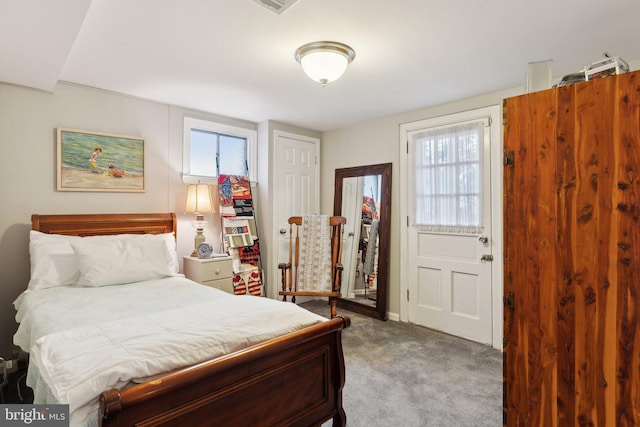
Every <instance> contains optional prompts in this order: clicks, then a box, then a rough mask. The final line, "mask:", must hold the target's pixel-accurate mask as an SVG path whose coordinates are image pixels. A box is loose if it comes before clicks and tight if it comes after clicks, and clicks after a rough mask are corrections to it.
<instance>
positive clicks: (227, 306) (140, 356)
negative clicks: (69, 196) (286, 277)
mask: <svg viewBox="0 0 640 427" xmlns="http://www.w3.org/2000/svg"><path fill="white" fill-rule="evenodd" d="M14 304H15V305H16V308H17V309H18V313H17V315H16V319H17V320H18V321H19V322H20V327H19V329H18V332H17V333H16V335H15V336H14V342H15V343H16V344H17V345H19V346H20V347H21V348H23V349H24V350H25V351H29V352H30V353H31V364H32V365H33V366H32V367H30V368H29V369H30V370H33V371H34V373H33V374H32V373H31V372H30V375H29V381H30V384H29V385H30V386H32V387H36V388H37V387H40V388H44V386H43V385H42V381H41V380H44V382H45V383H46V386H47V387H46V388H48V389H49V390H34V392H35V396H36V399H42V400H46V401H40V402H38V401H36V402H35V403H56V402H58V403H68V404H69V405H70V411H71V412H74V411H75V410H76V409H78V408H80V407H81V406H83V405H85V404H87V403H89V404H94V403H95V401H96V399H97V397H98V396H99V394H100V393H101V392H102V391H104V390H106V389H109V388H112V387H122V386H124V385H125V384H126V383H127V382H129V381H131V380H132V379H135V378H140V377H145V376H149V375H154V374H158V373H162V372H167V371H170V370H173V369H177V368H180V367H182V366H188V365H191V364H194V363H197V362H200V361H203V360H207V359H210V358H212V357H216V356H219V355H222V354H225V353H229V352H232V351H235V350H238V349H240V348H243V347H246V346H249V345H252V344H255V343H258V342H261V341H265V340H267V339H269V338H272V337H276V336H279V335H282V334H285V333H287V332H291V331H293V330H296V329H300V328H302V327H305V326H309V325H312V324H315V323H318V322H320V321H323V320H326V319H325V318H323V317H320V316H317V315H315V314H313V313H310V312H308V311H306V310H304V309H301V308H299V307H297V306H295V305H293V304H290V303H283V302H279V301H275V300H269V299H266V298H259V297H252V296H234V295H230V294H227V293H224V292H222V291H218V290H216V289H213V288H209V287H206V286H202V285H199V284H196V283H194V282H191V281H189V280H187V279H184V278H177V277H169V278H164V279H158V280H153V281H147V282H140V283H135V284H129V285H120V286H109V287H101V288H78V287H58V288H50V289H44V290H40V291H35V292H29V293H26V294H23V295H22V296H21V297H19V298H18V300H16V302H15V303H14ZM114 319H116V320H114ZM125 325H126V326H125ZM36 373H37V374H39V375H36ZM38 377H40V378H38Z"/></svg>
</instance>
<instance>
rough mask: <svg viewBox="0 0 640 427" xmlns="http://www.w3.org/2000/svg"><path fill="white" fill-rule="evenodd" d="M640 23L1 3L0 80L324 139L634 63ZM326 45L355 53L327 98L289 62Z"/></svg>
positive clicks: (536, 14) (488, 14)
mask: <svg viewBox="0 0 640 427" xmlns="http://www.w3.org/2000/svg"><path fill="white" fill-rule="evenodd" d="M638 18H640V1H638V0H561V1H558V0H553V1H552V0H537V1H531V0H528V1H525V0H458V1H455V2H452V1H450V0H387V1H382V0H297V2H296V3H294V4H293V5H292V6H291V7H290V8H288V9H287V10H285V11H284V12H283V13H282V14H280V15H278V14H276V13H274V12H273V11H271V10H269V9H267V8H266V7H264V6H262V5H260V4H258V3H256V2H255V1H253V0H180V1H176V0H55V1H51V0H0V81H3V82H7V83H12V84H18V85H23V86H28V87H34V88H38V89H42V90H46V91H53V90H54V89H55V85H56V82H58V81H66V82H73V83H77V84H82V85H87V86H92V87H96V88H101V89H106V90H111V91H116V92H120V93H124V94H130V95H134V96H138V97H143V98H147V99H152V100H157V101H161V102H164V103H169V104H174V105H180V106H185V107H189V108H193V109H198V110H203V111H207V112H211V113H215V114H219V115H224V116H229V117H233V118H237V119H244V120H248V121H251V122H262V121H265V120H278V121H282V122H285V123H289V124H293V125H297V126H301V127H304V128H308V129H314V130H318V131H326V130H332V129H337V128H342V127H346V126H349V125H352V124H355V123H360V122H363V121H367V120H370V119H373V118H378V117H383V116H387V115H391V114H396V113H401V112H405V111H412V110H416V109H419V108H425V107H429V106H433V105H439V104H443V103H446V102H450V101H454V100H459V99H464V98H469V97H472V96H475V95H480V94H484V93H488V92H492V91H496V90H501V89H508V88H513V87H517V86H522V85H524V83H525V80H526V74H527V68H528V63H529V62H535V61H544V60H548V59H551V60H553V75H554V76H563V75H566V74H569V73H572V72H576V71H580V70H582V69H583V68H584V66H585V65H588V64H591V63H592V62H594V61H597V60H599V59H600V58H601V57H602V54H603V53H604V52H608V53H609V54H610V55H611V56H619V57H621V58H623V59H625V60H627V61H630V60H638V59H640V44H639V43H638V41H639V40H640V25H638V22H637V21H638ZM318 40H332V41H339V42H343V43H346V44H348V45H350V46H351V47H352V48H353V49H354V50H355V51H356V58H355V60H354V61H353V63H352V64H351V65H350V66H349V68H348V69H347V71H346V73H345V74H344V75H343V76H342V77H341V78H340V79H339V80H337V81H335V82H332V83H330V84H328V85H327V86H326V87H324V88H323V87H322V86H321V85H320V84H319V83H316V82H314V81H312V80H310V79H309V78H307V77H306V75H305V74H304V73H303V71H302V69H301V67H300V65H299V64H298V63H297V62H296V61H295V59H294V57H293V54H294V51H295V50H296V49H297V48H298V47H299V46H301V45H303V44H305V43H308V42H312V41H318Z"/></svg>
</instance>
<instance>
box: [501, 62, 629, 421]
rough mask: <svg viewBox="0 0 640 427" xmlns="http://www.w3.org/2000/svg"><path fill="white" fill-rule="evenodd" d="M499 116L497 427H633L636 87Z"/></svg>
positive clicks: (561, 95)
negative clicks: (500, 426)
mask: <svg viewBox="0 0 640 427" xmlns="http://www.w3.org/2000/svg"><path fill="white" fill-rule="evenodd" d="M503 114H504V151H505V155H506V159H509V160H508V162H507V163H508V164H507V165H506V166H505V170H504V192H505V195H504V196H505V197H504V243H505V246H504V248H505V249H504V251H505V253H504V255H505V267H504V273H505V276H504V277H505V283H504V298H505V310H504V334H505V338H504V381H505V388H504V390H505V395H504V411H505V412H504V413H505V425H508V426H545V427H547V426H602V427H604V426H632V425H636V426H637V425H640V355H639V352H640V329H639V328H638V324H637V322H638V317H639V315H640V305H639V304H640V301H639V298H640V274H639V273H640V223H639V217H640V75H639V74H637V73H629V74H625V75H620V76H616V77H608V78H603V79H599V80H594V81H592V82H585V83H580V84H576V85H572V86H565V87H560V88H557V89H551V90H548V91H542V92H537V93H533V94H528V95H523V96H520V97H515V98H510V99H507V100H505V102H504V111H503Z"/></svg>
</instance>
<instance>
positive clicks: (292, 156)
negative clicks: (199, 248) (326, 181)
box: [271, 132, 320, 302]
mask: <svg viewBox="0 0 640 427" xmlns="http://www.w3.org/2000/svg"><path fill="white" fill-rule="evenodd" d="M274 140H275V141H274V143H275V149H274V154H275V161H274V167H275V169H274V170H275V191H274V197H275V200H274V206H275V215H274V230H275V232H276V236H275V240H274V241H276V242H277V245H276V251H277V258H276V259H277V262H276V265H275V266H273V267H272V268H273V270H272V276H271V277H272V278H273V279H274V280H273V281H272V283H274V284H275V287H276V288H277V290H276V292H274V294H275V295H277V291H278V290H280V289H281V279H280V271H279V270H278V265H277V264H279V263H282V262H287V261H288V257H289V240H288V239H287V232H288V230H289V224H288V223H287V220H288V219H289V217H291V216H301V215H306V214H317V213H318V211H319V204H320V194H319V191H318V185H319V177H318V173H319V172H318V171H319V166H318V158H319V147H320V140H319V139H317V138H309V137H305V136H301V135H294V134H289V133H285V132H276V133H275V135H274ZM296 302H303V299H302V298H298V299H297V300H296Z"/></svg>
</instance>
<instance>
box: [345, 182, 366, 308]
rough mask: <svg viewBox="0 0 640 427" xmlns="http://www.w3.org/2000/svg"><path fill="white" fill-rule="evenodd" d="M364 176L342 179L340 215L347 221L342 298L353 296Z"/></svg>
mask: <svg viewBox="0 0 640 427" xmlns="http://www.w3.org/2000/svg"><path fill="white" fill-rule="evenodd" d="M363 183H364V177H362V176H354V177H349V178H344V179H343V181H342V210H341V211H340V212H341V213H342V216H343V217H345V218H346V220H347V223H346V224H345V226H344V240H343V245H342V254H343V256H342V266H343V272H342V277H343V282H342V293H343V297H344V298H355V293H354V291H353V290H354V287H355V286H354V285H355V281H356V268H357V266H358V246H359V243H360V226H361V224H362V195H363V192H364V191H363Z"/></svg>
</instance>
